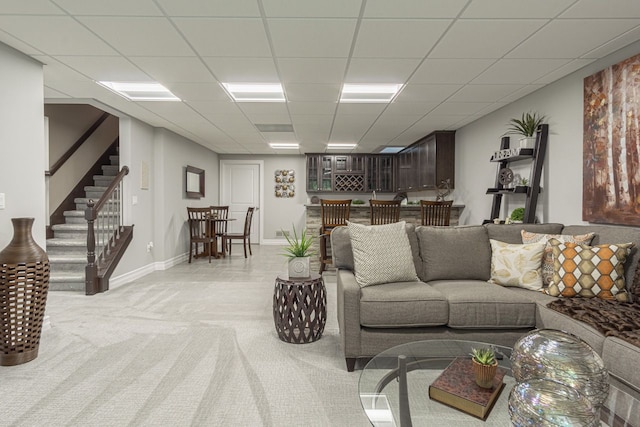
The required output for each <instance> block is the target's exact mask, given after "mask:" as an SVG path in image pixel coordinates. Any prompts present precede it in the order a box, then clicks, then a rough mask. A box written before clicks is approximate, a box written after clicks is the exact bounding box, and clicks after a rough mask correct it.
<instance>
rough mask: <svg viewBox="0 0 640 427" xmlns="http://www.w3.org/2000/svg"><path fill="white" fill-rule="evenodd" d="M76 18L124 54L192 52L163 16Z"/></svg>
mask: <svg viewBox="0 0 640 427" xmlns="http://www.w3.org/2000/svg"><path fill="white" fill-rule="evenodd" d="M78 19H79V20H80V22H82V23H83V24H84V25H86V26H87V27H88V28H90V29H91V31H93V32H95V33H96V34H98V35H99V36H100V37H101V38H102V39H104V40H106V41H107V43H109V44H110V45H111V46H113V47H114V48H115V49H117V50H118V51H119V52H120V53H122V54H124V55H135V56H192V55H193V54H194V52H193V50H191V48H190V47H189V45H188V44H187V43H186V42H185V41H184V39H183V38H182V37H181V36H180V34H179V33H178V32H177V31H176V30H175V28H174V27H173V26H172V25H171V23H170V22H169V21H168V20H167V19H165V18H142V17H140V18H128V17H127V18H125V17H122V18H119V17H108V18H107V17H80V18H78Z"/></svg>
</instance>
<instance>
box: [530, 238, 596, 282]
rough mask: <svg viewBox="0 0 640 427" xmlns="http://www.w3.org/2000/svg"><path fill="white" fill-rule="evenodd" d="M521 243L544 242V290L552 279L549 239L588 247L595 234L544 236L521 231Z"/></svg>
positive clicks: (551, 254) (542, 270)
mask: <svg viewBox="0 0 640 427" xmlns="http://www.w3.org/2000/svg"><path fill="white" fill-rule="evenodd" d="M520 233H521V235H522V243H538V242H546V246H545V247H544V255H543V256H542V269H541V272H542V284H543V286H544V287H545V288H546V287H547V286H549V283H551V279H552V278H553V251H552V250H551V243H549V240H550V239H556V240H559V241H561V242H562V243H564V242H571V243H580V244H584V245H588V244H589V243H591V240H592V239H593V236H594V235H595V233H587V234H578V235H575V236H572V235H569V234H544V233H532V232H530V231H526V230H522V231H521V232H520Z"/></svg>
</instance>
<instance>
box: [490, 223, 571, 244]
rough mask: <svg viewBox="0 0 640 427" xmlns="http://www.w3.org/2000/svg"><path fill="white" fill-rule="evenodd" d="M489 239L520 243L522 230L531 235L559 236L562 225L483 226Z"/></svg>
mask: <svg viewBox="0 0 640 427" xmlns="http://www.w3.org/2000/svg"><path fill="white" fill-rule="evenodd" d="M484 227H485V228H486V229H487V232H488V233H489V238H490V239H494V240H500V241H501V242H507V243H522V235H521V232H522V230H527V231H531V232H532V233H548V234H560V232H562V224H554V223H549V224H491V223H489V224H485V225H484Z"/></svg>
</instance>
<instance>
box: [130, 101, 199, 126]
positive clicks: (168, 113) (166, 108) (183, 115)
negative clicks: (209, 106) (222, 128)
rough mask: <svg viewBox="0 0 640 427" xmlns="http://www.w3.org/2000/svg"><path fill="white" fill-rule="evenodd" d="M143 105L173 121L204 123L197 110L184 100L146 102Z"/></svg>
mask: <svg viewBox="0 0 640 427" xmlns="http://www.w3.org/2000/svg"><path fill="white" fill-rule="evenodd" d="M143 106H144V107H145V108H146V109H147V110H149V111H152V112H154V113H156V114H157V115H159V116H161V117H164V118H165V119H166V120H167V121H169V122H173V123H177V122H181V121H189V122H195V123H202V122H203V121H204V120H203V118H202V117H201V116H200V115H199V114H198V113H197V112H195V111H193V110H192V109H191V108H189V106H188V105H185V104H184V103H182V102H145V103H144V105H143Z"/></svg>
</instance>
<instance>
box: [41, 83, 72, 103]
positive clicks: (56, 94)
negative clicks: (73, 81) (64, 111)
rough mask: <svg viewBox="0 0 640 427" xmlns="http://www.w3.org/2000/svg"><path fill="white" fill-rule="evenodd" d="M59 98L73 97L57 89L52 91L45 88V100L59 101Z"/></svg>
mask: <svg viewBox="0 0 640 427" xmlns="http://www.w3.org/2000/svg"><path fill="white" fill-rule="evenodd" d="M58 98H71V97H70V96H69V95H67V94H66V93H62V92H60V91H57V90H55V89H51V88H50V87H48V86H45V87H44V99H46V100H48V99H58Z"/></svg>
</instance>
